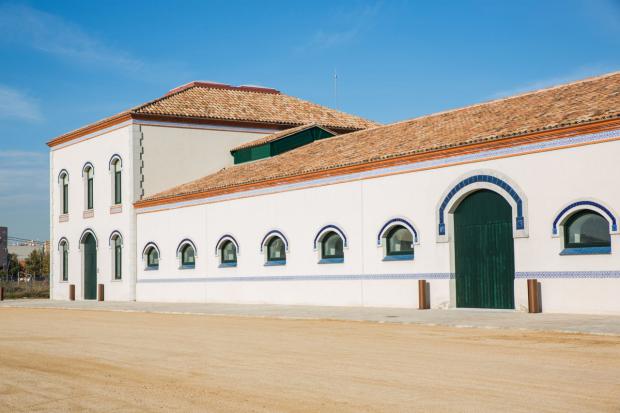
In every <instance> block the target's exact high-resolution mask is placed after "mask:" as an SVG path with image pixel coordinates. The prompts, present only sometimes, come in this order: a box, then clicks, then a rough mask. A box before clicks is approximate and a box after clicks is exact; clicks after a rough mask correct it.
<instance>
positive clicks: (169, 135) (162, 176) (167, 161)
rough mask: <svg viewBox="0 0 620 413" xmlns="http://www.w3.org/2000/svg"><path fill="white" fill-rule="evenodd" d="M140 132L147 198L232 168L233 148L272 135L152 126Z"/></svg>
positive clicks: (259, 131)
mask: <svg viewBox="0 0 620 413" xmlns="http://www.w3.org/2000/svg"><path fill="white" fill-rule="evenodd" d="M140 129H141V131H142V135H143V139H142V164H143V166H142V173H143V183H142V187H143V189H144V195H145V196H147V195H152V194H155V193H157V192H161V191H163V190H166V189H169V188H172V187H174V186H176V185H180V184H184V183H186V182H189V181H192V180H194V179H198V178H201V177H203V176H205V175H208V174H210V173H212V172H216V171H218V170H220V169H222V168H224V167H225V166H230V165H232V164H233V157H232V155H231V154H230V150H231V149H232V148H234V147H235V146H237V145H239V144H241V143H244V142H248V141H253V140H256V139H259V138H261V137H263V136H265V135H268V134H269V133H271V132H272V131H271V130H251V131H250V130H248V131H243V130H224V129H204V128H201V129H192V128H186V127H183V128H179V127H170V126H150V125H141V126H140Z"/></svg>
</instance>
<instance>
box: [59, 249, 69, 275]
mask: <svg viewBox="0 0 620 413" xmlns="http://www.w3.org/2000/svg"><path fill="white" fill-rule="evenodd" d="M60 273H61V274H62V280H63V281H69V243H68V242H67V240H62V241H61V242H60Z"/></svg>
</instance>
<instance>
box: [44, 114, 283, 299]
mask: <svg viewBox="0 0 620 413" xmlns="http://www.w3.org/2000/svg"><path fill="white" fill-rule="evenodd" d="M272 132H273V131H272V130H271V129H264V130H263V129H241V128H226V127H214V126H209V127H205V126H200V125H183V124H164V123H158V122H139V121H128V122H125V123H122V124H119V125H117V126H114V127H112V128H109V129H105V130H102V131H99V132H97V133H93V134H91V135H87V136H84V137H82V138H79V139H76V140H73V141H70V142H67V143H66V144H60V145H57V146H54V147H52V148H51V152H50V232H51V237H50V238H51V240H52V254H51V255H50V258H51V260H50V266H51V274H52V277H51V281H50V295H51V297H52V298H53V299H61V300H66V299H68V298H69V285H70V284H73V285H75V297H76V299H78V300H80V299H83V297H84V291H83V285H84V283H83V277H84V270H83V268H84V265H83V249H82V248H81V240H82V237H83V235H84V234H85V232H92V234H94V236H95V238H96V240H97V284H104V290H105V298H106V300H135V294H136V288H135V287H136V273H137V271H136V256H137V252H136V248H137V244H136V235H137V234H136V212H135V209H134V207H133V203H134V202H135V201H137V200H139V199H140V198H141V197H143V196H145V195H148V194H151V193H155V192H158V191H161V190H163V189H166V188H167V187H169V186H174V185H179V184H182V183H185V182H187V181H190V180H192V179H195V178H198V177H200V176H204V175H207V174H209V173H212V172H214V171H217V170H219V169H221V168H222V167H224V166H228V165H231V164H232V163H233V158H232V156H230V154H229V153H228V157H223V156H221V155H222V154H223V153H226V152H227V151H229V150H230V149H231V148H233V147H235V146H237V145H238V144H240V143H242V142H246V141H252V140H255V139H258V138H260V137H262V136H265V135H267V134H269V133H272ZM195 148H199V149H200V150H198V151H197V150H195ZM114 156H117V157H119V158H120V159H121V161H122V172H121V176H122V185H121V188H122V203H121V205H120V206H116V205H114V199H113V193H114V192H113V183H112V172H111V168H110V161H111V159H112V157H114ZM86 164H90V165H92V166H93V168H94V177H93V180H94V199H93V201H94V207H93V209H92V210H90V211H86V209H87V208H86V185H85V181H84V176H83V173H82V172H83V169H84V166H85V165H86ZM180 165H181V166H180ZM182 165H186V166H185V167H183V166H182ZM187 165H191V167H190V166H187ZM63 171H66V173H68V176H69V202H68V207H69V208H68V209H69V213H68V214H62V210H61V207H62V201H61V198H62V190H61V185H60V182H59V177H60V174H61V172H63ZM114 231H118V232H119V233H120V234H121V236H122V242H123V253H122V269H123V270H122V278H121V279H120V280H116V279H115V278H114V275H113V269H114V266H113V249H112V247H111V245H110V242H109V241H110V236H111V235H112V233H113V232H114ZM61 240H66V241H67V242H68V246H69V254H68V280H67V281H63V280H62V267H61V266H62V264H61V257H62V255H61V251H60V245H59V243H60V242H61Z"/></svg>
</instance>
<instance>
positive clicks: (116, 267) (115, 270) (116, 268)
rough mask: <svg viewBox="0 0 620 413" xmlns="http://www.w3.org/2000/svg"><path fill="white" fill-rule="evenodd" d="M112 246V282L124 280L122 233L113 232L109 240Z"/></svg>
mask: <svg viewBox="0 0 620 413" xmlns="http://www.w3.org/2000/svg"><path fill="white" fill-rule="evenodd" d="M108 245H109V246H110V256H111V267H110V268H112V280H113V281H121V280H122V279H123V235H122V234H121V233H120V231H113V232H112V233H111V234H110V238H109V240H108Z"/></svg>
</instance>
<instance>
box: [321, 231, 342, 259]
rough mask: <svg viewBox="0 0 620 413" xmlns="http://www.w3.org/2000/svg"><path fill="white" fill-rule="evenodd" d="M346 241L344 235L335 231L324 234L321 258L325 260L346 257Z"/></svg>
mask: <svg viewBox="0 0 620 413" xmlns="http://www.w3.org/2000/svg"><path fill="white" fill-rule="evenodd" d="M343 246H344V243H343V241H342V237H341V236H340V235H338V234H337V233H336V232H334V231H329V232H327V233H325V235H323V239H322V240H321V258H322V259H324V260H332V259H333V260H342V259H344V249H343Z"/></svg>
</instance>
